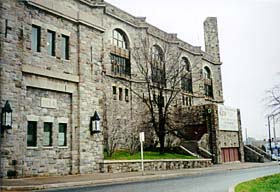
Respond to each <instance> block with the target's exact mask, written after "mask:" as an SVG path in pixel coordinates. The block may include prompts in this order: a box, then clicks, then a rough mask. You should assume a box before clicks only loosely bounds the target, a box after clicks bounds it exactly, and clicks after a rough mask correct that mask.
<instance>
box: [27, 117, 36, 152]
mask: <svg viewBox="0 0 280 192" xmlns="http://www.w3.org/2000/svg"><path fill="white" fill-rule="evenodd" d="M36 146H37V122H36V121H28V122H27V147H36Z"/></svg>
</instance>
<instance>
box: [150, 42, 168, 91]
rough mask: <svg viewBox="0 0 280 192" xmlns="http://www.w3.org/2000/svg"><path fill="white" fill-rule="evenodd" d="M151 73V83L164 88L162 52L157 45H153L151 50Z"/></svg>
mask: <svg viewBox="0 0 280 192" xmlns="http://www.w3.org/2000/svg"><path fill="white" fill-rule="evenodd" d="M151 52H152V55H151V73H152V82H153V83H158V84H159V85H163V86H165V84H166V80H165V66H164V62H163V59H164V57H163V51H162V49H161V48H160V47H159V46H158V45H154V46H153V47H152V49H151Z"/></svg>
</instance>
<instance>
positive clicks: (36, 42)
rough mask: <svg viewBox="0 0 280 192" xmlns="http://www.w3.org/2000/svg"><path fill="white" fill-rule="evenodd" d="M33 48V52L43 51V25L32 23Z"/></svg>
mask: <svg viewBox="0 0 280 192" xmlns="http://www.w3.org/2000/svg"><path fill="white" fill-rule="evenodd" d="M31 49H32V51H33V52H40V51H41V27H39V26H37V25H32V34H31Z"/></svg>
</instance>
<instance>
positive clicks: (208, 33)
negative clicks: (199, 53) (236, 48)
mask: <svg viewBox="0 0 280 192" xmlns="http://www.w3.org/2000/svg"><path fill="white" fill-rule="evenodd" d="M204 41H205V51H206V52H207V53H209V54H210V55H212V56H213V57H214V58H215V59H217V61H219V62H220V48H219V38H218V25H217V18H216V17H207V18H206V20H205V21H204Z"/></svg>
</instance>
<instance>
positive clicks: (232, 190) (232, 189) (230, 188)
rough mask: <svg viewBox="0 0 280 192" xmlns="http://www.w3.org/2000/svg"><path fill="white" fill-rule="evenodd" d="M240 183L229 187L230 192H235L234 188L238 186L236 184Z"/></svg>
mask: <svg viewBox="0 0 280 192" xmlns="http://www.w3.org/2000/svg"><path fill="white" fill-rule="evenodd" d="M238 184H239V183H237V184H235V185H233V186H231V187H229V189H228V192H235V190H234V188H235V187H236V185H238Z"/></svg>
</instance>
